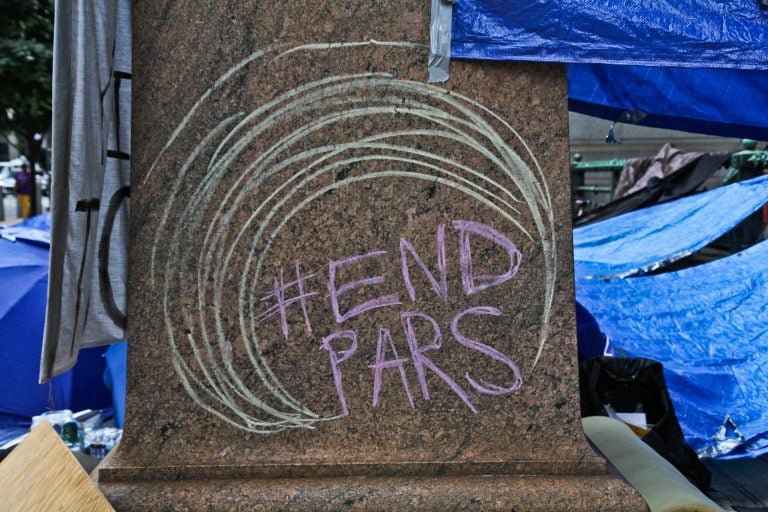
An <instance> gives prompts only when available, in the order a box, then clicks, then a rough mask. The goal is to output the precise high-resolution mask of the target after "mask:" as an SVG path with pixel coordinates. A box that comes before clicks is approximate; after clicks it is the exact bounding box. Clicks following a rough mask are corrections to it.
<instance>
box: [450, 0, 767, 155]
mask: <svg viewBox="0 0 768 512" xmlns="http://www.w3.org/2000/svg"><path fill="white" fill-rule="evenodd" d="M451 56H452V57H453V58H458V59H482V60H524V61H547V62H566V63H569V66H568V80H569V87H568V95H569V98H570V103H569V104H570V108H571V110H573V111H576V112H581V113H584V114H589V115H594V116H598V117H602V118H605V119H610V120H617V121H622V120H623V121H624V122H627V119H626V118H625V117H626V116H629V117H632V118H634V119H633V120H632V121H631V122H634V123H636V124H641V125H646V126H655V127H662V128H671V129H677V130H684V131H691V132H697V133H708V134H712V135H722V136H731V137H747V138H753V139H757V140H768V118H766V116H765V115H763V113H764V112H766V109H767V108H768V94H766V88H765V84H766V83H768V11H766V10H764V9H761V8H760V6H759V3H758V1H757V0H733V1H729V2H724V1H722V0H696V1H694V0H676V1H672V0H656V1H654V2H645V1H638V0H634V1H631V0H600V1H597V0H571V1H569V2H560V1H556V0H538V1H536V2H519V1H505V2H500V1H498V0H457V2H456V5H455V7H454V14H453V22H452V45H451ZM685 68H695V69H685ZM704 68H706V69H704ZM623 114H624V115H623Z"/></svg>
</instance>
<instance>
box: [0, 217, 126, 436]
mask: <svg viewBox="0 0 768 512" xmlns="http://www.w3.org/2000/svg"><path fill="white" fill-rule="evenodd" d="M49 245H50V220H49V216H47V215H45V216H39V217H34V218H32V219H29V220H27V221H24V222H23V223H20V224H17V225H15V226H12V227H9V228H0V430H3V429H5V430H6V434H9V432H8V430H9V429H10V430H15V429H18V428H25V427H26V426H28V425H29V422H30V420H31V417H32V416H34V415H38V414H41V413H42V412H45V411H47V410H53V409H85V408H92V409H101V408H104V407H109V406H110V405H111V396H110V393H109V391H108V390H107V389H106V388H105V387H104V384H103V382H102V375H103V373H104V361H103V357H102V355H103V353H104V348H103V347H100V348H96V349H90V350H86V351H83V352H81V354H80V357H79V360H78V364H77V365H76V366H75V368H73V370H71V371H69V372H67V373H65V374H63V375H60V376H58V377H55V378H54V379H51V381H49V382H47V383H45V384H38V376H39V369H40V355H41V350H42V340H43V328H44V325H45V306H46V299H47V290H48V256H49ZM2 437H3V436H2V435H0V438H2Z"/></svg>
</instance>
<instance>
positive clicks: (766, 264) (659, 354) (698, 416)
mask: <svg viewBox="0 0 768 512" xmlns="http://www.w3.org/2000/svg"><path fill="white" fill-rule="evenodd" d="M766 282H768V242H762V243H760V244H758V245H755V246H753V247H751V248H750V249H747V250H745V251H743V252H741V253H738V254H735V255H733V256H730V257H728V258H723V259H721V260H717V261H713V262H710V263H707V264H704V265H700V266H697V267H692V268H688V269H685V270H681V271H679V272H670V273H666V274H659V275H655V276H645V277H636V278H629V279H612V280H601V279H577V282H576V297H577V300H578V301H579V302H581V303H582V304H583V305H584V306H585V307H586V308H587V309H589V310H590V311H591V313H592V314H593V315H594V317H595V318H596V319H597V321H598V322H599V324H600V326H601V328H602V330H603V331H604V332H605V333H606V334H607V335H608V336H610V337H611V338H612V339H613V341H614V343H615V345H616V350H617V355H626V356H629V357H647V358H650V359H655V360H657V361H660V362H662V363H663V364H664V369H665V377H666V381H667V386H668V389H669V393H670V396H671V398H672V401H673V403H674V405H675V412H676V413H677V417H678V420H679V421H680V425H681V426H682V428H683V432H684V433H685V436H686V441H687V442H688V443H689V444H690V445H691V446H692V447H693V448H694V449H695V450H697V451H701V452H705V453H708V454H710V455H718V456H720V458H735V457H755V456H758V455H761V454H765V453H768V394H767V393H766V389H768V286H766ZM728 417H730V418H731V421H732V422H733V425H735V427H736V428H737V429H738V430H739V431H740V434H741V435H742V436H743V438H740V437H739V435H738V432H731V433H728V434H726V436H724V437H725V438H726V442H719V443H718V442H713V441H712V440H711V438H712V437H713V436H715V435H716V434H717V433H718V430H719V429H720V428H721V426H723V424H724V423H728V422H727V421H726V420H727V418H728ZM727 442H731V443H733V444H734V445H736V447H735V448H733V449H732V450H730V449H724V447H727ZM723 452H727V453H725V455H722V453H723Z"/></svg>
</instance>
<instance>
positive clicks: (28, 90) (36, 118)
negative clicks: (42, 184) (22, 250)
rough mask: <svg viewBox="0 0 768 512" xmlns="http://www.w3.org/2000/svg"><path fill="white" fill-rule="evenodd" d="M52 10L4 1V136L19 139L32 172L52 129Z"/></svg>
mask: <svg viewBox="0 0 768 512" xmlns="http://www.w3.org/2000/svg"><path fill="white" fill-rule="evenodd" d="M53 11H54V9H53V0H0V133H4V134H10V133H15V134H16V136H17V137H18V138H19V139H21V141H22V143H23V147H21V148H19V149H20V150H21V152H23V153H24V154H25V155H26V156H27V158H28V159H29V161H30V165H31V168H32V169H34V168H35V163H36V162H37V160H38V158H39V157H40V149H41V146H42V137H43V136H44V135H45V134H47V133H48V132H49V131H50V129H51V103H52V100H51V90H52V89H51V81H52V68H53ZM34 182H35V180H32V183H33V184H34ZM33 186H34V185H33ZM32 204H33V205H34V204H35V202H34V201H33V202H32Z"/></svg>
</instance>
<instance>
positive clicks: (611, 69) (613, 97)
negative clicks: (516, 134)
mask: <svg viewBox="0 0 768 512" xmlns="http://www.w3.org/2000/svg"><path fill="white" fill-rule="evenodd" d="M766 83H768V71H753V70H742V69H686V68H661V67H647V66H611V65H606V64H569V65H568V107H569V109H570V110H572V111H574V112H579V113H581V114H587V115H591V116H595V117H600V118H603V119H610V120H612V121H621V120H622V119H623V118H624V117H626V116H629V117H633V116H634V117H636V118H637V117H640V119H639V120H638V121H637V122H635V124H639V125H643V126H652V127H656V128H668V129H671V130H682V131H687V132H696V133H706V134H708V135H719V136H722V137H741V138H747V139H755V140H768V116H766V115H765V112H768V94H766V87H765V84H766ZM606 131H607V130H606Z"/></svg>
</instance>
